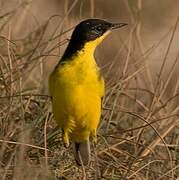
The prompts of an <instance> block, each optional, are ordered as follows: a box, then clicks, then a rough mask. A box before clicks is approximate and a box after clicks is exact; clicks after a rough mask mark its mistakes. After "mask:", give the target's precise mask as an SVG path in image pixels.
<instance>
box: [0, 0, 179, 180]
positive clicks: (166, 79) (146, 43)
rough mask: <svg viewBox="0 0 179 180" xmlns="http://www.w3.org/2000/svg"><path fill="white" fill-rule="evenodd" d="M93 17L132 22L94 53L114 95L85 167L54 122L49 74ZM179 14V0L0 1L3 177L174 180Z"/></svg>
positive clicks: (178, 156) (0, 165)
mask: <svg viewBox="0 0 179 180" xmlns="http://www.w3.org/2000/svg"><path fill="white" fill-rule="evenodd" d="M87 18H100V19H105V20H108V21H110V22H124V23H128V24H129V25H128V27H125V28H122V29H120V30H116V31H115V32H113V33H111V34H110V35H109V36H108V37H107V38H106V39H105V40H104V42H103V43H102V44H101V45H100V46H99V47H98V48H97V50H96V52H95V57H96V59H97V62H98V64H99V66H100V67H101V71H102V73H103V75H104V77H105V81H106V98H105V101H104V107H103V109H104V110H103V115H102V123H101V125H100V130H99V138H98V139H99V141H98V146H97V147H96V149H95V150H94V152H95V153H94V154H95V155H94V158H93V163H92V164H91V166H90V167H89V168H88V169H85V170H81V169H78V168H77V167H76V166H75V163H74V160H73V156H72V154H71V152H70V150H69V151H68V152H67V151H66V149H65V148H63V147H62V143H61V135H60V131H59V129H58V128H57V127H56V124H55V123H54V122H53V116H52V115H51V108H50V107H51V105H50V99H49V96H48V76H49V74H50V72H51V71H52V70H53V68H54V67H55V65H56V64H57V62H58V61H59V60H60V57H61V56H62V55H63V52H64V50H65V48H66V46H67V45H68V42H69V40H70V35H71V33H72V31H73V29H74V27H75V26H76V25H77V24H78V23H79V22H80V21H82V20H84V19H87ZM178 18H179V1H178V0H172V1H171V0H158V1H155V0H150V1H144V0H111V1H103V0H73V1H72V0H51V1H49V0H8V1H7V0H0V127H1V128H0V171H1V175H0V177H1V178H2V179H32V177H33V178H34V179H35V178H36V179H45V178H47V179H48V178H52V179H55V178H61V179H63V178H65V177H66V178H67V179H78V178H86V179H95V178H96V179H125V178H128V179H176V178H177V177H178V176H179V170H178V168H179V167H178V162H179V144H178V143H179V138H178V137H179V136H178V135H179V131H178V122H179V70H178V69H179V63H178V57H179V45H178V44H179V43H178V39H179V27H178ZM59 146H60V147H59ZM141 160H142V161H141ZM151 164H152V166H151ZM27 167H28V169H29V170H28V172H27V171H26V170H24V168H27ZM72 175H74V177H73V178H72Z"/></svg>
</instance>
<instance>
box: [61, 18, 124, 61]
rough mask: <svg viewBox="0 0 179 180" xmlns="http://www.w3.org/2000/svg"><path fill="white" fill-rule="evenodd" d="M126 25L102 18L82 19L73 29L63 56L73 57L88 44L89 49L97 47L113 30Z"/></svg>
mask: <svg viewBox="0 0 179 180" xmlns="http://www.w3.org/2000/svg"><path fill="white" fill-rule="evenodd" d="M126 25H127V24H126V23H110V22H107V21H104V20H101V19H87V20H84V21H82V22H81V23H79V24H78V25H77V26H76V28H75V30H74V31H73V33H72V36H71V40H70V43H69V45H68V47H67V49H66V51H65V54H64V56H63V58H69V57H71V56H72V55H74V54H75V53H77V52H78V51H80V50H82V49H83V48H84V47H85V46H86V45H87V46H88V49H89V48H92V49H95V48H96V46H97V45H98V44H99V43H100V42H101V41H102V40H103V39H104V38H105V37H106V36H107V35H108V34H109V33H110V32H111V30H113V29H117V28H121V27H123V26H126Z"/></svg>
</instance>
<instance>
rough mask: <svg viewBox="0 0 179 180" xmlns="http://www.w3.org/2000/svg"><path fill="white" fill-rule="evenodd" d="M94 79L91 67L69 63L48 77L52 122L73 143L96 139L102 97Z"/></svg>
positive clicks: (95, 74) (101, 88) (101, 84)
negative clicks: (53, 121) (93, 137)
mask: <svg viewBox="0 0 179 180" xmlns="http://www.w3.org/2000/svg"><path fill="white" fill-rule="evenodd" d="M98 76H99V74H98V71H97V68H96V67H95V66H92V65H90V64H85V63H80V64H79V63H77V64H76V63H73V62H72V63H71V62H70V63H69V64H66V65H62V66H59V67H57V68H56V69H55V71H54V72H53V73H52V74H51V76H50V79H49V86H50V93H51V95H52V99H53V100H52V108H53V113H54V118H55V120H56V122H57V124H58V125H59V126H60V127H61V128H62V129H63V130H64V131H65V132H66V133H67V134H68V135H69V136H70V137H71V139H72V140H73V141H76V142H81V141H84V140H86V139H87V138H89V136H95V135H96V129H97V126H98V124H99V120H100V115H101V97H102V95H103V93H104V92H103V91H104V82H103V79H99V77H98Z"/></svg>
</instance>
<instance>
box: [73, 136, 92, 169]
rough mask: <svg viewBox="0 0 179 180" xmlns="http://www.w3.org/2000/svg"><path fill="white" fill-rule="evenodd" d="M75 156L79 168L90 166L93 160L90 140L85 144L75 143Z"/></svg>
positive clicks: (84, 142)
mask: <svg viewBox="0 0 179 180" xmlns="http://www.w3.org/2000/svg"><path fill="white" fill-rule="evenodd" d="M74 156H75V160H76V163H77V164H78V165H79V166H82V165H84V166H86V165H88V163H89V161H90V158H91V150H90V143H89V139H87V140H86V141H83V142H79V143H77V142H75V143H74Z"/></svg>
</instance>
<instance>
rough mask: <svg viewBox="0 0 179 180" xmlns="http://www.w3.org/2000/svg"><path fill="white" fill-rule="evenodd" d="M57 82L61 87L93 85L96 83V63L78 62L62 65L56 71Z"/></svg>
mask: <svg viewBox="0 0 179 180" xmlns="http://www.w3.org/2000/svg"><path fill="white" fill-rule="evenodd" d="M57 77H58V78H57V81H58V82H57V83H59V84H60V86H62V87H63V88H65V87H67V88H73V87H78V86H88V87H91V86H95V85H96V84H97V83H98V67H97V65H96V64H95V63H94V64H91V63H87V62H81V63H80V62H79V63H73V62H72V63H68V64H65V65H62V67H61V69H59V71H58V72H57Z"/></svg>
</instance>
